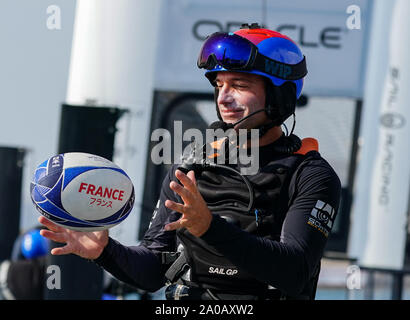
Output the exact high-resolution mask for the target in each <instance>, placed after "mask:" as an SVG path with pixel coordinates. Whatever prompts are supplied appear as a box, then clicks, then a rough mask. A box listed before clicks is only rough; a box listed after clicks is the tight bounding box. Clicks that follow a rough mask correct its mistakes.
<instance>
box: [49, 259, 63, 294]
mask: <svg viewBox="0 0 410 320" xmlns="http://www.w3.org/2000/svg"><path fill="white" fill-rule="evenodd" d="M46 273H47V275H48V276H47V279H46V286H47V289H49V290H56V289H57V290H60V289H61V269H60V267H59V266H57V265H55V264H51V265H49V266H48V267H47V270H46Z"/></svg>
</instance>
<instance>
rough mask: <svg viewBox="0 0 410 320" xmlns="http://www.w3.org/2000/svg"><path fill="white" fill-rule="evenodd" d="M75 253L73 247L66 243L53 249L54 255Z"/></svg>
mask: <svg viewBox="0 0 410 320" xmlns="http://www.w3.org/2000/svg"><path fill="white" fill-rule="evenodd" d="M70 253H73V251H72V249H71V247H70V246H69V245H66V246H64V247H58V248H54V249H52V250H51V254H52V255H54V256H61V255H63V254H70Z"/></svg>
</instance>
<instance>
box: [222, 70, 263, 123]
mask: <svg viewBox="0 0 410 320" xmlns="http://www.w3.org/2000/svg"><path fill="white" fill-rule="evenodd" d="M215 85H216V87H217V89H218V91H219V94H218V99H217V105H218V108H219V112H220V114H221V117H222V120H223V121H224V122H226V123H234V122H236V121H239V120H240V119H242V118H243V117H246V116H247V115H249V114H250V113H252V112H254V111H257V110H260V109H264V108H265V82H264V80H263V78H262V77H261V76H258V75H254V74H249V73H242V72H228V71H225V72H218V74H217V76H216V79H215ZM267 120H268V117H267V116H266V113H265V112H259V113H256V114H255V115H254V116H251V117H249V118H248V119H246V120H245V121H243V122H242V123H240V125H239V128H249V129H251V128H255V127H257V126H259V125H261V124H263V123H266V122H267Z"/></svg>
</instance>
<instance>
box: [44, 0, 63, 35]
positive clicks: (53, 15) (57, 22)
mask: <svg viewBox="0 0 410 320" xmlns="http://www.w3.org/2000/svg"><path fill="white" fill-rule="evenodd" d="M46 13H47V15H48V16H47V20H46V26H47V29H48V30H61V9H60V7H59V6H57V5H55V4H53V5H50V6H48V7H47V9H46Z"/></svg>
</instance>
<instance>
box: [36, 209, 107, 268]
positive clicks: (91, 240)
mask: <svg viewBox="0 0 410 320" xmlns="http://www.w3.org/2000/svg"><path fill="white" fill-rule="evenodd" d="M38 222H40V223H41V224H42V225H44V226H46V227H47V228H48V229H49V230H45V229H43V230H41V231H40V234H41V235H42V236H43V237H46V238H48V239H50V240H53V241H55V242H60V243H65V244H66V245H65V246H63V247H59V248H53V249H52V250H51V254H53V255H63V254H70V253H73V254H76V255H78V256H80V257H82V258H85V259H91V260H93V259H97V258H98V257H99V256H100V255H101V253H102V252H103V250H104V248H105V246H106V245H107V244H108V230H103V231H94V232H82V231H74V230H70V229H66V228H63V227H60V226H58V225H56V224H55V223H53V222H51V221H50V220H47V219H46V218H45V217H43V216H41V217H39V218H38Z"/></svg>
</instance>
